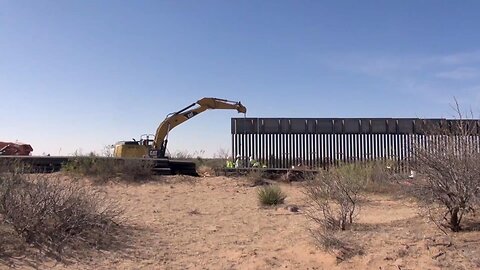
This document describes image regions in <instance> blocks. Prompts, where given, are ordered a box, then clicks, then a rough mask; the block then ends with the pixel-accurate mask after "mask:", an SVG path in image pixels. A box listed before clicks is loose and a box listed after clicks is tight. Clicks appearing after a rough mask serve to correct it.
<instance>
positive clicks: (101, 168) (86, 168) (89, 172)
mask: <svg viewBox="0 0 480 270" xmlns="http://www.w3.org/2000/svg"><path fill="white" fill-rule="evenodd" d="M153 165H154V164H153V162H148V161H145V160H140V159H124V160H117V159H113V158H105V157H97V156H94V155H90V156H83V157H76V158H74V159H72V160H70V161H69V162H68V163H67V164H64V165H63V166H62V170H63V171H65V172H67V173H70V174H74V175H79V176H90V177H92V179H93V180H94V182H95V183H97V184H100V183H106V182H108V181H109V180H111V179H113V178H116V177H118V178H119V179H121V180H124V181H138V180H144V179H147V178H149V177H151V176H152V175H153V170H152V169H153Z"/></svg>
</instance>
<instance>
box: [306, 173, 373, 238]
mask: <svg viewBox="0 0 480 270" xmlns="http://www.w3.org/2000/svg"><path fill="white" fill-rule="evenodd" d="M368 177H369V175H368V174H367V170H358V169H357V168H356V167H355V166H354V165H345V166H341V167H339V168H334V169H331V170H329V171H320V172H319V173H318V174H317V176H316V177H315V178H314V179H312V180H310V181H308V182H307V183H306V184H305V194H306V195H307V198H308V201H309V202H310V203H311V204H312V211H310V212H309V213H310V215H309V217H310V218H311V219H313V220H314V221H315V222H317V223H318V224H321V225H322V227H324V228H325V229H328V230H345V229H346V228H347V227H348V226H349V225H350V224H352V223H353V220H354V217H355V215H356V214H357V211H358V200H359V193H360V191H361V188H362V186H363V185H364V183H365V181H366V180H367V179H368Z"/></svg>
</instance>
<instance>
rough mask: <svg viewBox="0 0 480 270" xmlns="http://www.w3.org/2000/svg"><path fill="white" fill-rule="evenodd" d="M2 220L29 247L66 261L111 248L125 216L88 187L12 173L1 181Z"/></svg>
mask: <svg viewBox="0 0 480 270" xmlns="http://www.w3.org/2000/svg"><path fill="white" fill-rule="evenodd" d="M0 215H1V217H2V219H1V221H2V225H3V226H6V227H7V230H6V231H8V228H11V230H10V233H14V234H15V235H17V236H18V237H20V238H21V239H23V241H24V242H25V243H26V244H28V245H33V246H34V247H36V248H38V249H39V250H41V251H43V252H45V253H46V254H47V255H49V256H53V257H55V258H56V259H58V260H60V259H61V258H62V257H63V256H64V255H65V254H66V253H69V252H73V251H75V250H78V249H80V250H81V249H84V248H87V247H89V248H103V247H106V246H108V244H109V243H110V242H111V241H112V240H113V238H114V237H115V235H116V231H117V229H119V228H120V226H119V222H120V220H121V215H122V211H121V209H120V208H119V207H118V206H117V205H116V204H115V203H113V202H112V201H110V200H108V199H107V198H106V197H105V195H104V194H102V193H99V192H97V191H95V190H93V189H89V188H87V187H86V186H82V185H79V184H77V183H74V182H71V181H69V182H65V181H62V180H61V179H60V178H51V177H46V176H44V175H20V174H10V173H9V174H2V175H1V176H0ZM70 254H71V253H70ZM70 254H69V255H70ZM67 256H68V255H67Z"/></svg>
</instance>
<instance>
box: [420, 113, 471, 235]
mask: <svg viewBox="0 0 480 270" xmlns="http://www.w3.org/2000/svg"><path fill="white" fill-rule="evenodd" d="M456 111H457V113H458V116H459V117H458V122H457V123H456V125H451V124H450V125H447V124H444V125H437V126H431V127H427V130H428V132H429V134H427V136H425V140H426V145H428V147H425V146H424V145H425V144H418V145H416V146H415V148H414V155H415V159H416V160H415V163H414V169H415V170H416V171H417V172H418V174H419V176H421V179H422V180H421V181H418V182H416V183H415V187H416V189H415V190H414V191H415V194H416V195H417V197H418V198H419V199H420V201H421V202H423V203H422V205H423V206H424V207H425V209H426V210H428V211H427V212H428V213H429V217H430V218H431V220H432V221H434V222H435V223H436V224H437V225H439V227H440V228H441V227H443V228H447V229H450V230H451V231H453V232H458V231H460V230H461V229H462V228H461V223H462V219H463V217H464V216H465V215H468V214H471V213H474V212H475V210H476V209H478V207H479V197H480V153H479V151H478V141H476V140H472V138H475V137H473V136H478V135H475V130H474V129H472V126H473V125H471V121H469V120H468V119H464V118H463V117H462V114H461V112H460V109H459V106H458V104H457V105H456ZM473 127H474V126H473ZM430 132H431V134H435V135H430ZM439 212H440V213H439Z"/></svg>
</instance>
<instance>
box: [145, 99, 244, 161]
mask: <svg viewBox="0 0 480 270" xmlns="http://www.w3.org/2000/svg"><path fill="white" fill-rule="evenodd" d="M209 109H225V110H237V111H238V112H239V113H246V112H247V108H245V106H243V105H242V103H240V102H235V101H229V100H226V99H219V98H202V99H200V100H198V101H197V102H195V103H193V104H191V105H189V106H187V107H185V108H183V109H182V110H180V111H178V112H175V113H171V114H169V115H167V117H166V118H165V120H163V122H162V123H161V124H160V125H159V126H158V128H157V132H156V133H155V139H154V141H153V150H152V151H151V152H150V155H151V156H154V157H164V156H165V152H166V150H167V142H168V133H169V132H170V130H172V129H173V128H175V127H176V126H178V125H180V124H182V123H183V122H185V121H187V120H189V119H190V118H192V117H194V116H195V115H197V114H199V113H202V112H204V111H206V110H209Z"/></svg>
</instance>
